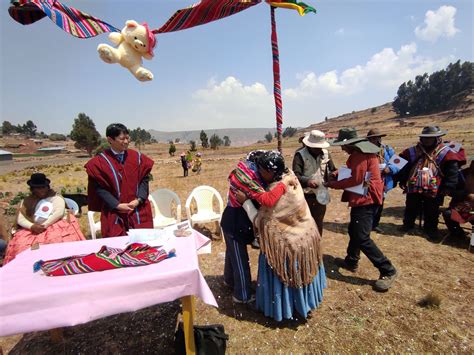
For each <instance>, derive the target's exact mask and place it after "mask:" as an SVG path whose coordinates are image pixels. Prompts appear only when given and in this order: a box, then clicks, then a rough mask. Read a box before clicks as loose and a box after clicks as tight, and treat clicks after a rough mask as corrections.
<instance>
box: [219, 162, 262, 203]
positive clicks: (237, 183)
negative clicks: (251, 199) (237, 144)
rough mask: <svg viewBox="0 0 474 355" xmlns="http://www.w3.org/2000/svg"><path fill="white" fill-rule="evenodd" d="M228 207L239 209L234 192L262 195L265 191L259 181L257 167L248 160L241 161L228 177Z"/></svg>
mask: <svg viewBox="0 0 474 355" xmlns="http://www.w3.org/2000/svg"><path fill="white" fill-rule="evenodd" d="M229 183H230V188H229V196H228V197H229V205H230V206H232V207H241V206H242V205H241V204H240V203H239V201H237V198H236V196H235V192H236V191H237V190H240V191H243V192H246V193H251V192H255V193H263V192H265V189H264V188H263V187H262V183H261V179H260V177H259V176H258V174H257V166H256V165H255V163H252V162H250V161H248V160H246V161H241V162H239V163H238V164H237V168H235V169H234V170H232V172H231V173H230V175H229Z"/></svg>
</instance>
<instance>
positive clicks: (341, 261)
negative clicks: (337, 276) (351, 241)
mask: <svg viewBox="0 0 474 355" xmlns="http://www.w3.org/2000/svg"><path fill="white" fill-rule="evenodd" d="M334 263H335V264H336V265H337V266H338V267H340V268H342V269H345V270H348V271H350V272H356V271H357V269H358V268H359V265H358V264H350V263H348V262H347V261H346V260H345V259H341V258H336V259H335V260H334Z"/></svg>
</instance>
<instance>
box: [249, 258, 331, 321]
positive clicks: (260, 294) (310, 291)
mask: <svg viewBox="0 0 474 355" xmlns="http://www.w3.org/2000/svg"><path fill="white" fill-rule="evenodd" d="M324 288H326V272H325V270H324V265H323V264H322V263H321V266H320V267H319V271H318V274H317V275H316V276H315V277H314V279H313V282H311V283H310V284H309V285H307V286H304V287H301V288H294V287H288V286H285V285H284V284H283V283H282V282H281V281H280V279H279V278H278V276H277V275H276V274H274V273H273V270H272V268H271V267H270V265H269V264H268V262H267V258H266V257H265V255H264V254H262V253H260V256H259V258H258V284H257V309H258V310H260V311H262V312H263V313H264V314H265V316H266V317H271V318H273V319H275V320H276V321H281V320H283V319H293V318H297V317H298V316H300V317H303V318H306V317H307V316H308V312H309V311H311V310H313V309H315V308H317V307H318V306H319V305H320V303H321V302H322V301H323V289H324ZM295 311H296V314H295Z"/></svg>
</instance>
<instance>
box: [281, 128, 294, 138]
mask: <svg viewBox="0 0 474 355" xmlns="http://www.w3.org/2000/svg"><path fill="white" fill-rule="evenodd" d="M296 131H297V129H296V128H293V127H286V128H285V130H284V131H283V134H282V136H283V137H293V136H294V135H295V134H296Z"/></svg>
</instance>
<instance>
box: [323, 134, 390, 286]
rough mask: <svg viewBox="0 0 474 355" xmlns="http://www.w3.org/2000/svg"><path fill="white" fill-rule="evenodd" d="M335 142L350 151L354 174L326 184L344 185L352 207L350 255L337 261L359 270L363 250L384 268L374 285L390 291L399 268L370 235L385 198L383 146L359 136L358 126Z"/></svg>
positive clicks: (376, 264) (349, 159)
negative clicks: (381, 163) (379, 155)
mask: <svg viewBox="0 0 474 355" xmlns="http://www.w3.org/2000/svg"><path fill="white" fill-rule="evenodd" d="M332 144H333V145H340V146H341V147H342V150H343V151H345V152H346V153H348V154H349V158H348V159H347V162H346V166H347V168H346V169H350V174H348V173H347V174H346V176H347V178H345V179H338V181H330V182H328V183H327V184H326V186H328V187H331V188H334V189H344V190H345V191H344V193H343V194H342V199H341V201H343V202H348V203H349V206H350V207H351V220H350V223H349V231H348V232H349V238H350V240H349V245H348V246H347V256H346V257H345V259H344V260H341V259H336V262H337V264H338V265H339V266H340V267H343V268H345V269H347V270H349V271H352V272H355V271H356V270H357V268H358V263H359V259H360V252H361V251H362V252H363V253H364V254H365V255H366V256H367V258H369V260H370V261H371V262H372V264H373V265H374V266H375V267H376V268H377V269H379V271H380V277H379V279H378V280H377V281H376V282H375V284H374V289H375V290H376V291H387V290H388V289H389V288H390V287H391V286H392V284H393V281H394V280H395V279H396V277H397V270H396V269H395V267H394V266H393V265H392V263H391V262H390V260H389V259H388V258H387V257H386V256H385V255H384V254H383V253H382V251H381V250H380V249H379V248H378V247H377V245H376V244H375V243H374V241H373V240H372V239H370V232H371V230H372V224H373V219H374V216H375V214H376V213H377V210H378V209H379V207H380V205H381V204H382V199H383V182H382V177H381V174H380V169H379V160H378V158H377V155H376V154H377V153H378V151H379V147H377V146H375V145H373V144H372V143H370V142H368V141H367V140H366V139H365V138H358V137H357V132H356V130H355V129H354V128H342V129H340V130H339V134H338V137H337V139H336V140H335V141H334V142H333V143H332ZM341 170H342V172H343V173H344V172H345V169H339V174H340V173H341ZM354 187H355V189H354Z"/></svg>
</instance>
